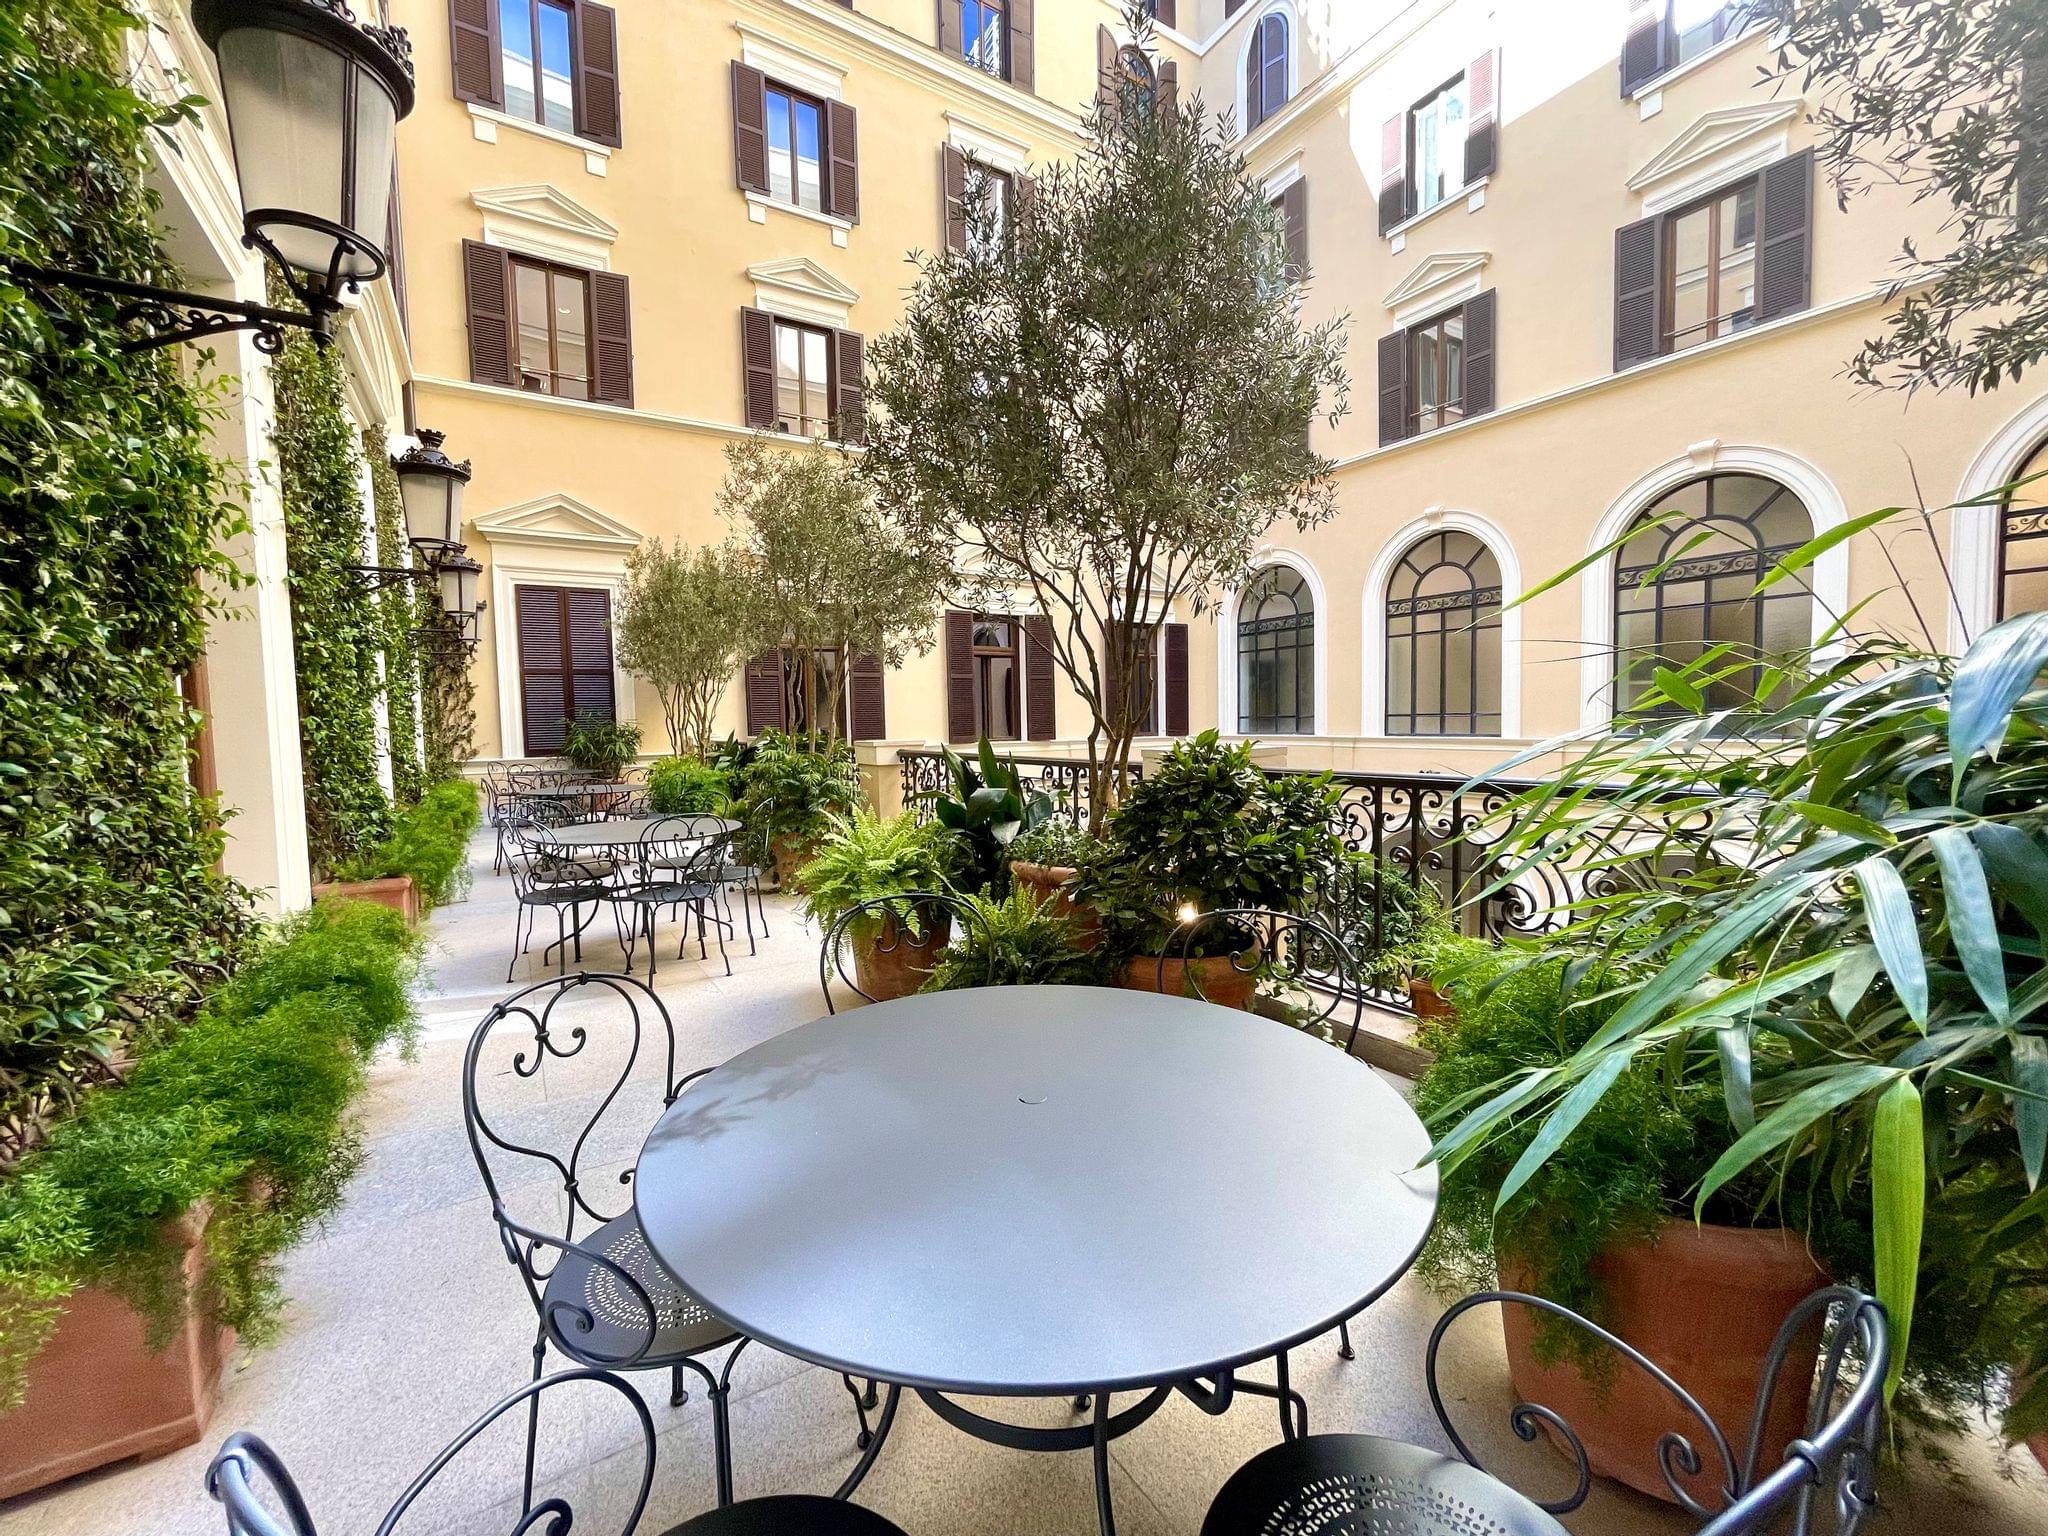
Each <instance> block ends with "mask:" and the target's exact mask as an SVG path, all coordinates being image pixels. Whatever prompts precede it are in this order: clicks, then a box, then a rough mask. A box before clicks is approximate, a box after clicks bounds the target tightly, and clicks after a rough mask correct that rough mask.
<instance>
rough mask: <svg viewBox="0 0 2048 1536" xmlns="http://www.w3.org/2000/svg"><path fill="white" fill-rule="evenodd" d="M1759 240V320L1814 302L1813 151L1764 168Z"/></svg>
mask: <svg viewBox="0 0 2048 1536" xmlns="http://www.w3.org/2000/svg"><path fill="white" fill-rule="evenodd" d="M1762 202H1763V212H1762V229H1761V231H1760V232H1759V234H1758V237H1757V257H1756V318H1757V320H1758V321H1759V323H1761V322H1762V321H1765V320H1775V319H1777V318H1778V317H1779V316H1780V315H1789V314H1793V313H1795V312H1797V311H1799V310H1802V309H1804V308H1806V307H1807V305H1808V304H1810V303H1811V302H1812V301H1813V237H1812V229H1813V151H1812V150H1810V149H1802V150H1801V151H1800V152H1799V153H1798V154H1796V155H1787V156H1786V157H1785V158H1784V159H1783V160H1779V161H1777V162H1775V163H1774V164H1771V165H1767V166H1765V167H1764V172H1763V195H1762Z"/></svg>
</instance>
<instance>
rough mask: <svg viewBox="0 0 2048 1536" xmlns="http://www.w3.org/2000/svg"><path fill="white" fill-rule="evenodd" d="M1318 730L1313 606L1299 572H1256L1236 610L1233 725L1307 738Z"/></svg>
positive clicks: (1244, 729) (1246, 730) (1280, 567)
mask: <svg viewBox="0 0 2048 1536" xmlns="http://www.w3.org/2000/svg"><path fill="white" fill-rule="evenodd" d="M1315 728H1316V605H1315V598H1314V597H1313V595H1312V594H1311V593H1310V592H1309V589H1308V583H1307V582H1306V581H1304V580H1302V578H1301V573H1300V572H1298V571H1295V570H1292V569H1290V568H1289V567H1287V566H1284V565H1276V566H1272V567H1269V568H1268V569H1266V570H1264V571H1261V572H1260V573H1259V574H1258V575H1257V576H1254V577H1253V578H1252V580H1251V583H1250V584H1249V585H1248V586H1247V587H1246V588H1245V590H1244V597H1243V599H1242V600H1241V601H1240V603H1239V605H1238V610H1237V729H1238V731H1239V733H1240V734H1243V735H1247V736H1252V735H1260V736H1282V735H1286V736H1310V735H1313V734H1315Z"/></svg>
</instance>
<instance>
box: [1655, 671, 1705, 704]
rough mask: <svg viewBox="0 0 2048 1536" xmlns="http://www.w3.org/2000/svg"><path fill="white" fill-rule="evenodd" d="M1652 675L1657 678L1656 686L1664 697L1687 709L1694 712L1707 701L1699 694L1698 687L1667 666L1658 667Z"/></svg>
mask: <svg viewBox="0 0 2048 1536" xmlns="http://www.w3.org/2000/svg"><path fill="white" fill-rule="evenodd" d="M1653 676H1655V678H1656V679H1657V686H1658V687H1659V688H1661V689H1662V690H1663V691H1664V697H1666V698H1667V699H1671V700H1673V701H1675V702H1677V703H1679V704H1683V705H1684V706H1685V707H1686V708H1687V709H1690V710H1693V711H1695V712H1697V711H1698V710H1700V709H1701V708H1703V707H1704V706H1705V704H1706V702H1707V701H1706V699H1705V698H1704V697H1702V696H1701V694H1700V691H1699V689H1697V688H1695V687H1693V685H1692V684H1691V683H1690V682H1688V681H1687V680H1686V679H1685V678H1683V677H1681V676H1680V675H1679V674H1678V673H1676V672H1674V671H1672V670H1671V669H1670V668H1669V667H1658V668H1657V669H1656V670H1655V672H1654V673H1653Z"/></svg>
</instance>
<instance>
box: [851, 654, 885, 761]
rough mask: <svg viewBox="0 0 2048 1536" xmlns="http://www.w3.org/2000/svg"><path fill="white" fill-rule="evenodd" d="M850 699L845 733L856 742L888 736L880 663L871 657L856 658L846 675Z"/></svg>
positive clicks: (881, 738) (876, 739)
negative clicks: (847, 728) (847, 727)
mask: <svg viewBox="0 0 2048 1536" xmlns="http://www.w3.org/2000/svg"><path fill="white" fill-rule="evenodd" d="M847 693H848V696H849V699H850V705H849V723H850V728H849V730H848V732H847V734H848V735H850V736H851V737H852V738H853V739H854V740H855V741H881V740H883V739H884V738H886V737H887V736H888V734H889V716H888V711H887V709H886V708H885V703H886V701H885V699H884V696H883V689H882V664H881V662H880V661H878V660H876V658H874V657H873V656H856V657H854V658H853V669H852V671H851V672H849V673H848V674H847Z"/></svg>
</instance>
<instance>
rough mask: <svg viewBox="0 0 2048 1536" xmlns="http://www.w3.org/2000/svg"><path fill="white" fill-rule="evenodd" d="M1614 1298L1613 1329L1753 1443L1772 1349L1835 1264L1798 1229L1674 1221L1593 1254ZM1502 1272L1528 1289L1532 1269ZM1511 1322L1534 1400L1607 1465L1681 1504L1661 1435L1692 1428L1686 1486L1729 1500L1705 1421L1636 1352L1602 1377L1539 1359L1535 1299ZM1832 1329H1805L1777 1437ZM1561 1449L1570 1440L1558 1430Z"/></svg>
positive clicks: (1511, 1366) (1605, 1469) (1775, 1424)
mask: <svg viewBox="0 0 2048 1536" xmlns="http://www.w3.org/2000/svg"><path fill="white" fill-rule="evenodd" d="M1594 1272H1595V1274H1596V1275H1597V1276H1598V1278H1599V1280H1600V1283H1601V1286H1602V1288H1603V1290H1604V1293H1605V1295H1606V1298H1607V1312H1606V1315H1605V1316H1604V1317H1603V1318H1602V1322H1603V1324H1604V1325H1605V1326H1606V1327H1607V1329H1608V1330H1609V1331H1610V1332H1612V1333H1614V1334H1617V1335H1619V1336H1620V1337H1621V1338H1623V1339H1625V1340H1627V1341H1628V1342H1629V1343H1630V1344H1632V1345H1634V1346H1635V1347H1636V1348H1637V1349H1639V1350H1641V1351H1642V1352H1643V1353H1644V1354H1645V1355H1647V1356H1648V1357H1649V1358H1650V1359H1651V1360H1653V1361H1655V1362H1656V1364H1657V1365H1658V1366H1660V1367H1661V1368H1662V1369H1664V1370H1666V1371H1668V1372H1669V1373H1670V1374H1671V1375H1672V1377H1673V1378H1675V1379H1676V1380H1677V1381H1678V1383H1679V1385H1681V1386H1683V1387H1684V1388H1685V1389H1686V1390H1687V1391H1688V1392H1690V1393H1692V1395H1693V1396H1694V1397H1695V1398H1697V1399H1698V1400H1699V1403H1700V1406H1701V1407H1703V1408H1704V1409H1706V1411H1707V1412H1708V1413H1710V1414H1712V1415H1713V1417H1714V1419H1715V1421H1716V1422H1717V1423H1719V1424H1720V1426H1721V1428H1722V1431H1723V1432H1724V1433H1725V1434H1727V1435H1728V1436H1729V1439H1730V1449H1731V1450H1732V1451H1733V1453H1734V1455H1735V1456H1736V1457H1738V1458H1739V1457H1740V1456H1741V1455H1742V1451H1743V1444H1744V1437H1745V1436H1747V1434H1748V1432H1749V1423H1750V1415H1751V1413H1752V1411H1753V1409H1754V1406H1755V1402H1756V1391H1757V1384H1758V1382H1759V1381H1760V1380H1761V1379H1762V1377H1763V1367H1764V1357H1765V1356H1766V1355H1767V1354H1768V1353H1769V1352H1770V1348H1771V1341H1772V1340H1773V1339H1774V1338H1775V1337H1776V1336H1777V1332H1778V1328H1779V1325H1780V1324H1782V1323H1783V1322H1784V1321H1785V1318H1786V1315H1787V1314H1788V1313H1790V1312H1791V1310H1792V1309H1793V1307H1794V1306H1796V1305H1797V1304H1798V1303H1799V1302H1801V1301H1803V1300H1804V1299H1805V1298H1806V1297H1807V1296H1809V1295H1811V1294H1812V1293H1813V1292H1814V1291H1815V1290H1817V1289H1818V1288H1819V1287H1821V1286H1822V1285H1825V1284H1826V1283H1827V1278H1828V1277H1827V1274H1826V1272H1825V1271H1824V1270H1822V1269H1821V1267H1820V1265H1819V1264H1818V1263H1816V1262H1815V1260H1814V1258H1813V1256H1812V1255H1811V1254H1810V1253H1809V1252H1808V1251H1807V1249H1806V1244H1805V1242H1804V1240H1803V1239H1802V1238H1801V1237H1800V1235H1799V1234H1798V1233H1797V1232H1791V1231H1787V1230H1785V1229H1783V1228H1777V1227H1772V1228H1755V1229H1752V1228H1748V1227H1718V1226H1698V1225H1695V1224H1694V1223H1693V1222H1691V1221H1684V1220H1672V1221H1668V1222H1666V1223H1665V1225H1664V1228H1663V1230H1662V1231H1661V1232H1660V1233H1659V1234H1658V1235H1657V1237H1656V1239H1655V1240H1654V1241H1650V1242H1640V1243H1627V1244H1624V1245H1622V1246H1620V1247H1617V1248H1614V1249H1612V1250H1610V1251H1609V1252H1607V1253H1606V1254H1603V1255H1602V1256H1601V1257H1600V1258H1599V1259H1597V1260H1595V1261H1594ZM1501 1283H1502V1284H1503V1285H1504V1286H1506V1287H1507V1288H1508V1289H1510V1290H1529V1289H1531V1287H1530V1286H1529V1285H1528V1284H1527V1283H1526V1282H1525V1277H1524V1276H1522V1275H1521V1274H1519V1273H1517V1272H1516V1270H1515V1269H1514V1268H1513V1266H1512V1265H1509V1264H1505V1263H1504V1264H1503V1265H1502V1275H1501ZM1501 1313H1502V1318H1501V1320H1502V1327H1503V1329H1504V1330H1505V1332H1506V1335H1507V1352H1508V1375H1509V1377H1510V1378H1511V1379H1512V1380H1513V1382H1514V1386H1515V1392H1516V1394H1517V1396H1518V1397H1519V1398H1520V1399H1521V1400H1522V1401H1523V1402H1529V1403H1540V1404H1542V1405H1543V1406H1544V1407H1546V1408H1550V1409H1552V1410H1554V1411H1555V1412H1556V1413H1558V1414H1559V1415H1560V1416H1562V1417H1563V1419H1564V1421H1565V1422H1566V1423H1567V1424H1569V1425H1571V1427H1572V1429H1573V1430H1574V1431H1575V1432H1576V1433H1577V1434H1578V1436H1579V1439H1580V1441H1581V1442H1582V1443H1583V1444H1584V1445H1585V1447H1586V1457H1587V1460H1588V1461H1590V1462H1591V1463H1592V1467H1593V1470H1594V1471H1595V1472H1597V1473H1599V1474H1600V1475H1601V1476H1603V1477H1611V1478H1615V1479H1617V1480H1619V1481H1621V1482H1624V1483H1627V1484H1628V1485H1629V1486H1630V1487H1631V1488H1634V1489H1636V1490H1637V1491H1638V1492H1640V1493H1646V1494H1648V1495H1650V1496H1651V1497H1652V1498H1657V1499H1663V1500H1665V1501H1666V1502H1667V1503H1676V1502H1677V1500H1676V1499H1674V1498H1673V1497H1672V1494H1671V1488H1670V1485H1669V1484H1668V1483H1667V1482H1666V1481H1665V1479H1664V1474H1663V1471H1662V1469H1661V1466H1660V1463H1659V1460H1658V1454H1657V1442H1658V1439H1659V1437H1660V1436H1662V1435H1664V1434H1666V1433H1678V1434H1682V1435H1684V1436H1685V1437H1686V1438H1687V1439H1688V1440H1690V1441H1691V1442H1692V1445H1693V1448H1694V1449H1695V1450H1696V1451H1698V1452H1699V1454H1700V1471H1699V1473H1698V1475H1697V1476H1694V1477H1691V1478H1687V1479H1685V1480H1684V1484H1685V1487H1686V1489H1687V1491H1688V1492H1689V1493H1690V1494H1691V1495H1692V1497H1694V1498H1695V1499H1697V1500H1699V1501H1700V1502H1701V1503H1703V1504H1705V1505H1706V1506H1707V1507H1708V1508H1710V1509H1718V1508H1719V1507H1720V1500H1719V1495H1718V1493H1717V1490H1718V1489H1719V1488H1720V1487H1721V1486H1722V1482H1723V1480H1724V1478H1725V1477H1726V1475H1727V1473H1726V1469H1725V1468H1723V1467H1722V1466H1721V1465H1720V1458H1719V1456H1718V1454H1717V1453H1716V1451H1715V1450H1714V1447H1713V1440H1712V1437H1711V1436H1710V1435H1708V1434H1707V1432H1706V1430H1705V1429H1704V1427H1703V1426H1701V1425H1699V1424H1697V1423H1695V1422H1689V1420H1690V1419H1691V1417H1692V1416H1691V1415H1690V1414H1689V1413H1687V1412H1686V1410H1685V1408H1684V1406H1683V1405H1682V1404H1681V1403H1679V1402H1678V1400H1677V1399H1676V1398H1674V1397H1672V1396H1671V1394H1670V1393H1669V1392H1667V1391H1666V1390H1665V1389H1664V1388H1662V1387H1660V1386H1658V1385H1657V1384H1656V1383H1655V1382H1654V1381H1652V1380H1650V1378H1649V1377H1647V1376H1645V1375H1644V1374H1643V1373H1642V1372H1641V1371H1640V1370H1638V1369H1636V1368H1635V1367H1634V1366H1632V1365H1630V1364H1628V1363H1627V1362H1626V1361H1622V1360H1619V1359H1616V1360H1614V1361H1612V1365H1613V1370H1612V1372H1611V1375H1603V1376H1602V1378H1601V1379H1599V1380H1596V1381H1589V1380H1588V1379H1587V1378H1586V1377H1585V1376H1584V1375H1582V1374H1581V1373H1580V1371H1579V1368H1578V1367H1577V1366H1576V1365H1575V1364H1573V1363H1572V1362H1571V1361H1570V1360H1569V1359H1566V1360H1562V1361H1560V1362H1559V1363H1557V1364H1556V1365H1543V1364H1540V1363H1539V1362H1538V1360H1537V1358H1536V1355H1535V1350H1534V1340H1535V1338H1536V1335H1537V1324H1538V1320H1539V1314H1537V1313H1536V1312H1535V1311H1534V1310H1533V1309H1531V1308H1528V1307H1517V1306H1507V1307H1503V1308H1502V1309H1501ZM1819 1342H1820V1332H1819V1327H1818V1324H1816V1325H1815V1327H1814V1329H1813V1330H1812V1331H1811V1332H1810V1333H1809V1335H1808V1336H1807V1337H1805V1338H1803V1339H1801V1340H1798V1341H1797V1342H1795V1344H1794V1346H1793V1349H1792V1353H1791V1354H1790V1355H1789V1356H1788V1357H1787V1360H1786V1364H1785V1368H1784V1371H1783V1373H1782V1375H1781V1377H1780V1380H1779V1386H1778V1391H1777V1397H1776V1400H1775V1401H1774V1402H1773V1404H1772V1408H1771V1419H1770V1422H1769V1425H1768V1427H1767V1428H1766V1429H1765V1432H1764V1444H1765V1445H1766V1446H1770V1447H1773V1448H1777V1447H1782V1446H1784V1445H1786V1444H1789V1443H1790V1442H1791V1441H1792V1440H1793V1439H1795V1438H1796V1437H1797V1436H1798V1435H1799V1434H1800V1433H1801V1432H1802V1431H1803V1428H1804V1425H1805V1421H1806V1409H1807V1403H1808V1398H1809V1391H1808V1388H1807V1385H1806V1384H1807V1383H1808V1382H1809V1381H1810V1380H1811V1378H1812V1375H1813V1366H1814V1356H1815V1351H1816V1349H1817V1348H1818V1345H1819ZM1559 1449H1560V1450H1562V1449H1563V1446H1562V1443H1561V1442H1560V1443H1559Z"/></svg>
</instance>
